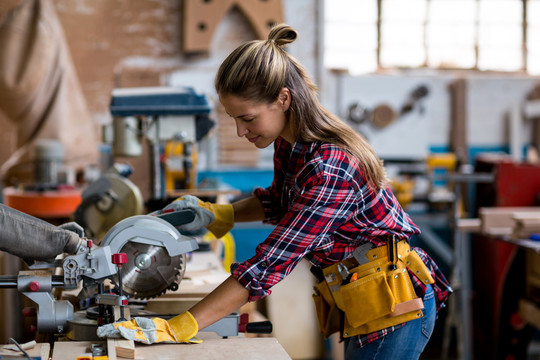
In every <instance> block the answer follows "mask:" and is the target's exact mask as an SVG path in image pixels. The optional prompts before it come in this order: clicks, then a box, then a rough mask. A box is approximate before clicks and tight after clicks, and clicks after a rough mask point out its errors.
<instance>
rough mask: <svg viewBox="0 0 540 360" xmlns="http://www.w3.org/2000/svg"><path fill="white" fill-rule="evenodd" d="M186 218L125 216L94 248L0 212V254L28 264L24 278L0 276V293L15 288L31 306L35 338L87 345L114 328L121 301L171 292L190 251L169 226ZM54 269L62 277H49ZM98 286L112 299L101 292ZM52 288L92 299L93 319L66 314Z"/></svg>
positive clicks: (190, 241)
mask: <svg viewBox="0 0 540 360" xmlns="http://www.w3.org/2000/svg"><path fill="white" fill-rule="evenodd" d="M193 218H194V214H193V212H191V211H190V210H185V211H178V212H172V213H167V214H162V215H159V216H152V215H137V216H132V217H129V218H127V219H124V220H122V221H120V222H119V223H117V224H116V225H115V226H113V227H112V228H111V229H110V230H109V232H108V233H107V234H106V235H105V237H104V239H103V241H102V242H101V244H100V245H99V246H96V245H95V244H94V243H93V241H92V240H88V239H86V238H84V237H82V238H81V237H79V236H78V235H77V234H75V233H74V232H72V231H68V230H64V229H61V228H59V227H56V226H53V225H51V224H49V223H47V222H45V221H42V220H40V219H37V218H34V217H32V216H30V215H27V214H24V213H21V212H19V211H17V210H14V209H12V208H9V207H7V206H5V205H2V204H0V231H1V234H0V250H4V251H6V252H8V253H11V254H13V255H17V256H19V257H21V258H23V259H25V260H26V261H27V262H28V263H31V265H30V266H29V268H30V270H26V271H20V272H19V274H18V275H17V276H0V288H17V289H18V290H19V291H20V292H22V293H23V294H24V295H25V296H27V297H28V298H30V299H31V300H32V301H33V302H35V303H36V305H37V329H38V331H40V332H46V333H61V334H62V333H63V334H67V336H68V338H70V339H74V340H88V339H87V338H86V337H88V336H90V337H91V336H93V337H95V336H96V335H95V329H96V327H97V326H98V325H101V324H105V323H109V322H112V321H116V320H118V317H117V316H114V308H117V309H120V310H122V309H123V308H124V307H125V306H127V305H128V297H131V298H141V299H145V298H151V297H155V296H158V295H160V294H162V293H164V292H165V291H167V289H173V290H176V289H177V288H178V284H179V283H180V281H181V280H182V278H183V275H184V271H185V266H186V256H187V255H186V254H187V253H189V252H191V251H194V250H196V249H197V248H198V245H197V241H196V239H194V238H191V237H187V236H185V235H182V234H181V233H180V232H179V231H178V230H177V229H176V227H175V226H178V225H180V224H184V223H187V222H190V221H192V220H193ZM61 254H62V255H61ZM57 255H59V256H57ZM55 256H56V259H54V260H51V257H53V258H54V257H55ZM59 257H61V258H60V259H59ZM36 260H37V261H36ZM59 268H61V269H62V270H63V275H54V273H55V271H56V269H59ZM106 282H110V283H111V284H112V285H113V286H114V289H113V291H111V292H106V291H105V290H104V289H105V283H106ZM57 287H62V288H64V289H65V290H75V289H78V288H80V289H81V291H80V293H79V298H81V299H94V301H95V306H94V307H93V310H95V311H94V313H92V311H89V312H88V313H86V312H85V314H83V313H82V312H77V313H74V311H73V305H72V303H70V302H69V301H67V300H56V299H55V298H54V296H53V288H57ZM121 313H122V311H121ZM90 314H93V315H90ZM122 316H123V315H122V314H121V316H120V317H122Z"/></svg>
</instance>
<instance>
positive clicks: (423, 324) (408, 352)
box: [345, 285, 436, 360]
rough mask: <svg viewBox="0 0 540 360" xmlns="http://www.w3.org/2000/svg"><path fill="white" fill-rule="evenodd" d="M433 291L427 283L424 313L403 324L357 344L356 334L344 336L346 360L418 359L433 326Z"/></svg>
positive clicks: (434, 314)
mask: <svg viewBox="0 0 540 360" xmlns="http://www.w3.org/2000/svg"><path fill="white" fill-rule="evenodd" d="M435 316H436V308H435V294H434V293H433V287H432V286H431V285H428V286H427V289H426V295H424V316H423V317H421V318H420V319H415V320H411V321H409V322H407V323H406V324H405V325H404V326H403V327H401V328H399V329H398V330H396V331H393V332H391V333H389V334H387V335H386V336H384V337H383V338H381V339H379V340H376V341H374V342H371V343H369V344H367V345H366V346H364V347H362V348H359V347H358V343H357V341H356V337H354V336H353V337H350V338H346V339H345V360H353V359H362V360H363V359H366V360H367V359H370V360H383V359H400V360H407V359H418V358H419V357H420V354H421V353H422V351H424V348H425V347H426V344H427V342H428V340H429V338H430V337H431V333H432V332H433V327H434V326H435Z"/></svg>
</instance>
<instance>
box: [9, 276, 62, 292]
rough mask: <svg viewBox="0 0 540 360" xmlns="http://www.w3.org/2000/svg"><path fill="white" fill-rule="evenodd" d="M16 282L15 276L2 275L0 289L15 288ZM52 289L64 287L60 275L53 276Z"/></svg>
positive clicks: (16, 277)
mask: <svg viewBox="0 0 540 360" xmlns="http://www.w3.org/2000/svg"><path fill="white" fill-rule="evenodd" d="M17 282H18V276H17V275H2V276H0V289H12V288H17ZM52 287H56V288H58V287H64V277H63V276H62V275H53V276H52Z"/></svg>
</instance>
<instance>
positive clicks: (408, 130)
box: [329, 72, 538, 160]
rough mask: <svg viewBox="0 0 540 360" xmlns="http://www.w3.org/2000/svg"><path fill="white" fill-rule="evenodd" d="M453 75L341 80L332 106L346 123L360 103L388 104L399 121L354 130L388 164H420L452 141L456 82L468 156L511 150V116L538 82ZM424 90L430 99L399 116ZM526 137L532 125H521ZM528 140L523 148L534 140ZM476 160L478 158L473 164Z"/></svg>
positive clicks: (359, 125) (371, 108)
mask: <svg viewBox="0 0 540 360" xmlns="http://www.w3.org/2000/svg"><path fill="white" fill-rule="evenodd" d="M463 76H464V75H463V74H452V73H444V72H441V73H432V74H427V75H425V74H421V75H418V74H417V73H416V74H415V72H411V73H410V74H407V73H404V74H395V75H386V74H376V75H364V76H346V75H338V76H337V77H336V79H335V84H336V85H335V86H336V87H337V89H336V91H335V94H338V96H336V97H335V98H334V99H333V104H332V103H329V106H330V107H332V108H333V109H334V111H336V112H337V113H339V114H340V115H341V116H342V117H343V118H347V117H348V114H347V110H348V109H349V107H350V106H351V105H352V104H360V105H362V106H363V107H364V108H366V109H367V110H368V111H371V112H372V113H373V111H374V109H375V108H376V107H377V106H380V105H388V106H390V108H392V109H393V110H394V112H395V118H394V119H393V121H391V122H389V123H388V124H387V125H385V126H383V127H378V126H377V124H375V123H374V122H373V121H371V120H366V121H364V122H361V123H354V122H351V121H349V122H350V123H351V125H352V126H353V127H355V128H356V129H357V130H358V131H360V132H361V133H363V134H364V135H365V136H366V137H367V138H368V140H369V141H370V142H371V143H372V145H373V146H374V148H375V150H376V151H377V152H378V154H379V155H380V156H382V157H384V158H386V159H412V160H422V159H425V158H426V156H427V155H428V154H429V153H430V152H438V151H441V150H444V149H446V151H448V146H449V143H450V138H451V130H452V118H451V113H452V111H453V109H452V104H451V90H450V87H451V85H452V84H453V83H454V82H455V81H457V80H458V79H464V83H465V92H466V97H465V102H466V104H465V119H466V122H467V124H466V131H465V133H466V137H467V138H466V139H465V141H466V143H467V144H468V146H469V151H470V155H471V156H474V154H475V153H477V152H482V151H503V150H505V151H507V150H508V148H509V146H510V140H511V139H510V134H509V120H510V119H509V113H510V111H511V110H512V108H513V107H514V106H520V105H522V104H523V103H524V102H525V101H526V99H527V97H528V96H529V95H530V94H531V92H532V91H533V89H534V88H535V86H536V85H537V84H538V78H536V77H527V76H515V75H501V74H497V75H487V74H486V75H484V74H470V75H466V76H464V77H463ZM421 85H425V86H426V87H427V89H428V91H429V92H428V94H427V95H426V96H425V97H424V98H422V99H421V100H419V101H418V102H416V103H415V105H414V107H413V108H412V110H411V111H410V112H408V113H406V114H404V115H401V116H400V114H399V113H400V110H401V109H402V107H403V106H404V105H405V104H406V102H407V100H408V98H409V96H410V94H411V92H412V91H413V90H415V89H416V88H417V87H419V86H421ZM519 126H520V127H521V128H522V133H523V134H527V135H528V134H530V133H531V124H530V122H527V121H522V122H521V123H520V124H519ZM527 135H524V136H523V137H522V138H521V139H520V140H521V142H522V145H524V144H525V143H526V142H527V141H530V139H529V137H528V136H527ZM471 160H474V159H471Z"/></svg>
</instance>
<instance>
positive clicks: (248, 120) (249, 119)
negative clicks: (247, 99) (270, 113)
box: [244, 118, 255, 122]
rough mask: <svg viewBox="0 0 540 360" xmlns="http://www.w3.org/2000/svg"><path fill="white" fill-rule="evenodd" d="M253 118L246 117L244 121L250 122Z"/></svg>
mask: <svg viewBox="0 0 540 360" xmlns="http://www.w3.org/2000/svg"><path fill="white" fill-rule="evenodd" d="M253 120H255V118H248V119H244V122H251V121H253Z"/></svg>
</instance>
